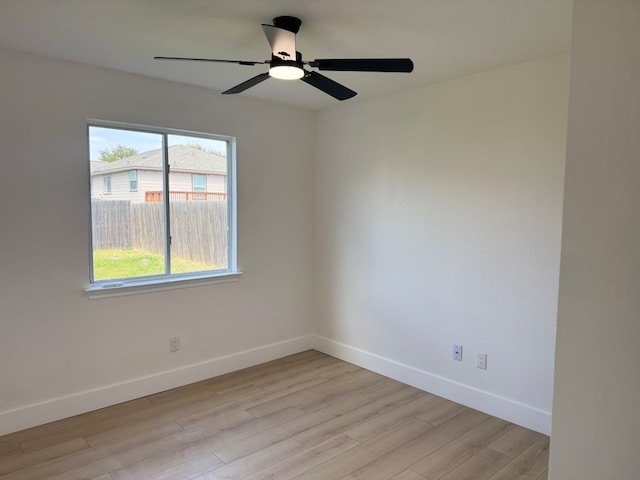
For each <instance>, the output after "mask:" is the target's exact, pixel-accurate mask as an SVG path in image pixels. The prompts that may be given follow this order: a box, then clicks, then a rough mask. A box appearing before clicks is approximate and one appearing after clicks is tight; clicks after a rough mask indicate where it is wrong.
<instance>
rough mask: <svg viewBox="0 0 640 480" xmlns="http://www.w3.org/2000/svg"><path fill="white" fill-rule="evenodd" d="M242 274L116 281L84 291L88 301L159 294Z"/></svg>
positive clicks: (94, 285) (224, 279) (218, 281)
mask: <svg viewBox="0 0 640 480" xmlns="http://www.w3.org/2000/svg"><path fill="white" fill-rule="evenodd" d="M241 275H242V272H224V273H215V274H210V273H209V274H206V275H185V276H180V277H177V276H176V277H169V278H154V279H138V280H118V281H113V282H105V283H97V284H92V285H89V286H88V287H87V288H85V289H84V291H85V293H86V294H87V295H88V297H89V298H90V299H99V298H109V297H120V296H123V295H137V294H140V293H150V292H160V291H163V290H174V289H178V288H188V287H200V286H202V285H211V284H214V283H227V282H235V281H236V280H238V279H239V278H240V276H241Z"/></svg>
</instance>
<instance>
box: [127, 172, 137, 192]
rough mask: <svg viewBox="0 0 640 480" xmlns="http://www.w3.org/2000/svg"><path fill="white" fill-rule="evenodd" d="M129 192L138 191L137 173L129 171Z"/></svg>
mask: <svg viewBox="0 0 640 480" xmlns="http://www.w3.org/2000/svg"><path fill="white" fill-rule="evenodd" d="M129 190H131V191H132V192H135V191H136V190H138V171H137V170H130V171H129Z"/></svg>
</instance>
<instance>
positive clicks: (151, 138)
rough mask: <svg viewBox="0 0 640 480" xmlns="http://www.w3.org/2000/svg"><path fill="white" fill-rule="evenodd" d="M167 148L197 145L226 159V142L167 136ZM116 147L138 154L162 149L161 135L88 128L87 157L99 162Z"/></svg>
mask: <svg viewBox="0 0 640 480" xmlns="http://www.w3.org/2000/svg"><path fill="white" fill-rule="evenodd" d="M167 141H168V143H169V146H170V147H171V146H173V145H188V144H194V143H197V144H199V145H202V146H203V147H205V149H207V150H209V149H210V150H211V151H213V152H216V153H219V154H221V155H222V156H225V157H226V152H227V142H224V141H221V140H212V139H208V138H199V137H188V136H182V135H168V136H167ZM118 145H123V146H125V147H130V148H135V149H136V150H137V151H138V153H142V152H147V151H149V150H156V149H158V148H162V135H160V134H158V133H146V132H135V131H131V130H120V129H116V128H105V127H93V126H92V127H89V157H90V159H91V160H100V152H101V151H102V150H109V149H112V148H114V147H117V146H118Z"/></svg>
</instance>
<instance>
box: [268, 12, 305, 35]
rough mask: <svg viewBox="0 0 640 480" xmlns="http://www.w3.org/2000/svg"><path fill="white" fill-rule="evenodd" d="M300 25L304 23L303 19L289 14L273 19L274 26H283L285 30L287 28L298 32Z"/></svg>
mask: <svg viewBox="0 0 640 480" xmlns="http://www.w3.org/2000/svg"><path fill="white" fill-rule="evenodd" d="M300 25H302V20H300V19H299V18H298V17H289V16H287V15H284V16H281V17H276V18H274V19H273V26H274V27H277V28H282V29H283V30H287V31H289V32H293V33H298V31H299V30H300Z"/></svg>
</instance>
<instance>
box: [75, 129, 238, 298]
mask: <svg viewBox="0 0 640 480" xmlns="http://www.w3.org/2000/svg"><path fill="white" fill-rule="evenodd" d="M91 127H102V128H112V129H117V130H127V131H134V132H142V133H153V134H159V135H162V150H163V175H162V177H163V192H168V191H169V155H168V151H169V147H168V141H167V138H168V136H169V135H180V136H189V137H194V138H202V139H207V140H209V139H211V140H220V141H224V142H226V144H227V152H226V153H227V155H226V160H227V165H226V166H227V172H226V185H225V187H226V193H227V196H226V197H227V268H225V269H219V270H207V271H203V272H190V273H169V274H166V273H164V274H161V275H149V276H144V277H131V278H123V279H109V280H97V281H96V280H94V272H93V267H94V266H93V238H92V236H93V232H92V215H93V212H92V210H91V189H89V190H90V191H89V195H88V202H89V219H88V220H89V222H88V232H89V235H88V237H89V258H88V260H89V281H88V284H87V286H86V288H85V292H86V293H87V294H88V295H89V298H102V297H109V296H119V295H131V294H135V293H145V292H148V291H159V290H166V289H169V288H184V287H190V286H197V285H206V284H211V283H220V282H229V281H234V280H236V279H238V278H239V277H240V275H241V272H240V271H239V270H238V258H237V245H238V237H237V200H236V192H237V189H236V185H237V178H236V175H237V173H236V172H237V169H236V138H235V137H232V136H228V135H220V134H210V133H204V132H193V131H189V130H181V129H175V128H164V127H157V126H148V125H139V124H131V123H124V122H113V121H108V120H98V119H88V120H87V125H86V138H87V155H86V158H87V160H88V159H89V151H90V140H89V137H90V135H89V132H90V130H91ZM86 163H87V177H88V185H89V186H91V184H92V183H91V164H90V161H87V162H86ZM136 177H137V180H138V181H139V175H138V174H137V173H136ZM169 197H170V196H169V195H167V194H165V195H163V198H164V200H163V205H164V207H163V208H164V243H165V251H164V259H165V265H166V266H168V265H169V264H170V262H171V252H170V245H169V243H170V241H171V240H170V239H171V235H170V233H171V225H170V218H169V212H170V199H169ZM167 270H169V271H170V268H165V272H166V271H167Z"/></svg>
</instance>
